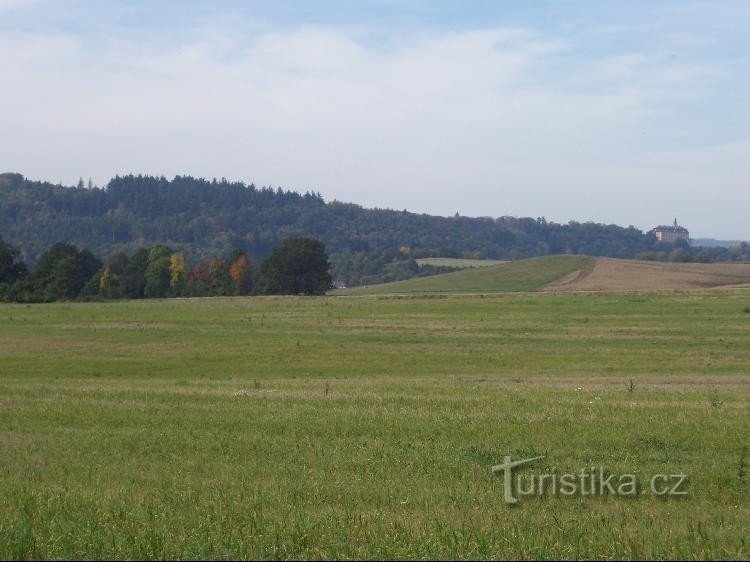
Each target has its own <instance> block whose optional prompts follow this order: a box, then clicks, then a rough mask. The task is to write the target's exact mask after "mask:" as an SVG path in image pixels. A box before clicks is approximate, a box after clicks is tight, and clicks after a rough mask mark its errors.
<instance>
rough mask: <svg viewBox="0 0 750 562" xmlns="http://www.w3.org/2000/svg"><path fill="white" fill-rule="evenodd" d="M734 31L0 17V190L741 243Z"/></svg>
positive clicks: (277, 10)
mask: <svg viewBox="0 0 750 562" xmlns="http://www.w3.org/2000/svg"><path fill="white" fill-rule="evenodd" d="M748 29H750V1H748V0H738V1H706V2H703V1H692V0H681V1H676V0H675V1H669V0H664V1H645V2H640V1H634V0H630V1H627V2H625V1H622V2H614V1H613V2H600V1H594V0H576V1H573V0H555V1H542V0H539V1H533V2H532V1H526V0H519V1H517V2H511V1H500V0H497V1H479V0H477V1H473V2H471V1H468V2H458V1H456V2H448V1H441V0H369V1H367V0H362V1H355V0H347V1H344V0H339V1H334V0H331V1H317V2H313V1H312V0H306V1H292V0H289V1H285V2H278V1H268V2H267V1H260V0H258V1H252V0H248V1H244V0H242V1H241V0H226V1H221V0H214V1H212V2H202V1H197V0H128V1H125V0H122V1H118V0H110V1H104V0H0V77H2V78H1V79H0V123H2V133H3V134H1V135H0V172H1V171H14V172H20V173H22V174H24V175H25V176H26V177H28V178H31V179H41V180H48V181H52V182H61V183H63V184H66V185H72V184H75V183H76V182H77V181H78V178H79V177H83V178H84V179H85V180H88V178H91V179H92V180H93V181H94V182H95V183H97V184H99V185H105V184H106V183H107V181H108V180H109V178H111V177H112V176H114V175H115V174H127V173H143V174H155V175H165V176H167V177H172V176H174V175H177V174H190V175H193V176H198V177H207V178H212V177H218V178H220V177H226V178H228V179H230V180H242V181H246V182H248V183H249V182H253V183H255V184H256V185H259V186H274V187H276V186H281V187H284V188H286V189H292V190H296V191H307V190H311V191H316V192H320V193H321V194H322V195H323V196H324V198H325V199H326V200H329V201H330V200H334V199H337V200H340V201H347V202H354V203H359V204H361V205H364V206H367V207H380V208H393V209H399V210H400V209H408V210H410V211H414V212H425V213H430V214H437V215H453V214H455V213H459V214H461V215H465V216H492V217H499V216H504V215H513V216H530V217H541V216H544V217H546V218H547V220H554V221H557V222H568V221H570V220H576V221H580V222H584V221H596V222H604V223H614V224H619V225H622V226H628V225H634V226H636V227H638V228H641V229H644V230H646V229H650V228H652V227H654V226H656V225H658V224H670V223H671V222H672V221H673V220H674V219H675V218H677V219H678V221H679V222H680V224H683V225H684V226H686V227H687V228H689V229H690V231H691V235H692V236H693V237H704V236H705V237H714V238H722V239H743V240H748V239H750V220H748V207H750V103H748V102H750V40H748V39H747V30H748Z"/></svg>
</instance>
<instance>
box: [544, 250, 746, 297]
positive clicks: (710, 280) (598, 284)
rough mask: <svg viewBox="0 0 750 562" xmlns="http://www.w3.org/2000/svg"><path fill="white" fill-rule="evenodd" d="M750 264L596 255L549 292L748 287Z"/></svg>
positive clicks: (556, 283)
mask: <svg viewBox="0 0 750 562" xmlns="http://www.w3.org/2000/svg"><path fill="white" fill-rule="evenodd" d="M748 284H750V263H665V262H651V261H636V260H618V259H612V258H596V259H595V260H594V262H593V264H592V266H590V267H589V268H587V269H582V270H580V271H577V272H575V273H572V274H570V275H567V276H565V277H563V278H562V279H558V280H557V281H554V282H553V283H550V284H549V285H547V286H546V287H545V288H544V289H543V290H545V291H558V292H561V291H565V292H567V291H593V292H597V291H658V290H684V289H705V288H712V287H729V286H734V287H737V286H747V285H748Z"/></svg>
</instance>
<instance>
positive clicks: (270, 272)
mask: <svg viewBox="0 0 750 562" xmlns="http://www.w3.org/2000/svg"><path fill="white" fill-rule="evenodd" d="M330 268H331V264H330V262H329V261H328V255H327V254H326V249H325V246H324V245H323V243H322V242H320V241H319V240H315V239H313V238H289V239H288V240H285V241H284V243H283V244H282V245H281V246H279V247H277V248H274V250H273V251H272V252H271V255H269V256H268V257H267V258H266V259H265V260H263V263H262V264H261V287H262V292H264V293H266V294H269V295H298V294H305V295H322V294H325V292H326V291H327V290H328V289H330V288H331V283H332V280H331V274H330V272H329V271H330Z"/></svg>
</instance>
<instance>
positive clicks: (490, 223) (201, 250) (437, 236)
mask: <svg viewBox="0 0 750 562" xmlns="http://www.w3.org/2000/svg"><path fill="white" fill-rule="evenodd" d="M0 235H1V236H2V237H3V238H4V239H5V240H6V242H8V243H10V244H12V245H13V246H14V247H15V248H17V249H18V250H19V252H20V259H21V260H22V261H24V262H25V263H26V264H27V265H28V266H29V267H34V266H35V265H36V263H37V261H38V260H39V258H40V256H41V254H42V253H43V252H44V251H45V250H46V249H47V248H49V247H51V246H53V245H54V244H56V243H58V242H64V243H67V244H75V245H76V246H78V247H81V248H84V247H85V248H87V249H89V250H90V251H91V253H92V254H93V255H94V256H96V257H97V258H99V259H104V258H105V257H106V256H108V255H110V254H112V253H113V252H122V253H124V254H128V255H132V254H134V253H135V252H137V251H138V250H140V249H142V248H144V247H145V246H149V245H155V244H165V245H168V246H169V247H170V248H172V249H173V250H174V251H175V252H179V253H181V254H183V255H184V256H185V257H186V259H187V260H188V261H191V262H194V261H198V260H201V259H207V260H210V259H212V258H216V257H221V256H227V255H229V253H230V252H232V251H233V250H240V251H242V252H244V253H246V254H247V255H248V256H249V258H250V259H252V260H254V261H260V260H262V259H263V258H264V257H266V256H267V255H268V254H269V253H270V252H271V249H272V248H274V247H276V246H278V245H279V244H281V243H282V242H283V241H284V240H286V239H288V238H291V237H299V236H307V237H312V238H315V239H318V240H320V241H322V242H323V243H324V244H325V247H326V248H327V250H328V253H329V255H330V257H331V261H332V273H333V277H334V280H335V281H337V282H340V283H345V284H348V285H355V284H362V283H373V282H378V281H390V280H395V279H403V278H407V277H412V276H415V275H421V274H422V275H423V274H427V273H436V272H439V270H433V271H430V270H428V269H424V268H420V267H418V266H417V265H416V262H415V261H414V260H415V259H416V258H420V257H431V256H441V257H473V258H493V259H518V258H524V257H532V256H539V255H546V254H559V253H573V254H587V255H592V256H610V257H620V258H633V257H636V256H640V257H642V258H646V259H679V260H681V261H689V260H699V261H715V260H737V259H745V260H746V259H750V251H749V250H750V249H749V248H748V247H747V245H744V246H742V247H739V248H731V249H728V248H691V247H689V246H688V245H687V244H683V245H682V246H677V247H675V246H672V245H669V244H661V243H658V242H657V241H656V239H655V238H654V236H653V234H650V233H644V232H642V231H640V230H639V229H637V228H634V227H632V226H631V227H627V228H623V227H620V226H616V225H604V224H597V223H578V222H570V223H568V224H557V223H554V222H548V221H546V220H545V219H544V218H515V217H500V218H490V217H478V218H469V217H462V216H455V217H439V216H431V215H426V214H416V213H410V212H407V211H395V210H388V209H365V208H363V207H361V206H359V205H355V204H351V203H341V202H338V201H332V202H326V201H324V200H323V198H322V197H321V195H320V194H318V193H310V192H308V193H305V194H300V193H295V192H293V191H285V190H282V189H280V188H277V189H272V188H267V187H266V188H258V187H256V186H254V185H252V184H251V185H247V184H245V183H242V182H230V181H227V180H225V179H221V180H216V179H213V180H210V181H209V180H205V179H198V178H193V177H189V176H177V177H175V178H174V179H172V180H171V181H170V180H168V179H166V178H164V177H153V176H140V175H139V176H135V175H129V176H123V177H119V176H118V177H115V178H113V179H112V180H111V181H110V182H109V183H108V184H107V185H106V186H105V187H103V188H99V187H96V186H93V185H91V183H90V182H89V184H88V185H86V184H84V182H83V181H80V182H79V184H78V186H76V187H64V186H61V185H53V184H50V183H46V182H36V181H28V180H26V179H25V178H24V177H23V176H22V175H20V174H14V173H6V174H0ZM675 252H677V253H675Z"/></svg>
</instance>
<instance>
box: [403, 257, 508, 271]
mask: <svg viewBox="0 0 750 562" xmlns="http://www.w3.org/2000/svg"><path fill="white" fill-rule="evenodd" d="M415 261H416V262H417V264H418V265H420V266H422V265H434V266H437V267H455V268H457V269H466V268H467V267H487V266H488V265H497V264H499V263H505V261H503V260H475V259H464V258H420V259H418V260H415Z"/></svg>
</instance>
